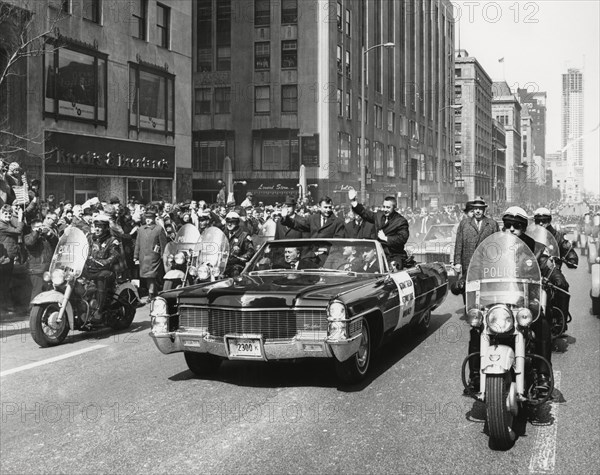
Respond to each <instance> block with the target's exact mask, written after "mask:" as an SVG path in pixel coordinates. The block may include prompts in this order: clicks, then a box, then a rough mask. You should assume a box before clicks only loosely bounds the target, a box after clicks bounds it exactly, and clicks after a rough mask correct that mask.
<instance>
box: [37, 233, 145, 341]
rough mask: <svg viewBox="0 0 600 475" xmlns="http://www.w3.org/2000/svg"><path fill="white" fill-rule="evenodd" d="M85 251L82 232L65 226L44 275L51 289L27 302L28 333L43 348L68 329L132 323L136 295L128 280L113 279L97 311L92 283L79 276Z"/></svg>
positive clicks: (116, 327) (121, 326)
mask: <svg viewBox="0 0 600 475" xmlns="http://www.w3.org/2000/svg"><path fill="white" fill-rule="evenodd" d="M89 250H90V246H89V241H88V239H87V237H86V235H85V233H84V232H83V231H81V230H80V229H78V228H76V227H74V226H69V227H68V228H66V229H65V231H64V233H63V235H62V236H61V238H60V239H59V241H58V244H57V246H56V249H55V251H54V255H53V257H52V261H51V262H50V268H49V270H48V272H46V273H45V274H44V280H45V281H46V282H47V283H49V284H51V285H52V290H48V291H45V292H42V293H40V294H38V295H37V296H35V297H34V298H33V300H32V301H31V306H32V308H31V313H30V316H29V328H30V332H31V336H32V338H33V340H34V341H35V342H36V343H37V344H38V345H40V346H41V347H43V348H46V347H49V346H55V345H59V344H60V343H62V342H63V341H64V339H65V338H66V337H67V334H68V333H69V330H91V329H92V328H95V327H97V326H100V325H106V326H109V327H110V328H112V329H114V330H124V329H126V328H129V326H130V325H131V323H132V322H133V319H134V317H135V312H136V308H137V303H138V301H139V294H138V291H137V289H136V288H135V287H134V286H133V285H132V284H131V282H129V281H123V282H120V281H117V283H116V284H115V286H114V287H113V288H111V289H108V293H107V295H106V306H105V307H106V309H105V310H104V311H103V312H99V308H98V306H99V302H98V300H97V297H98V296H97V287H96V284H95V282H94V281H93V280H89V279H87V278H85V277H83V276H82V274H83V273H84V269H85V266H86V262H87V259H88V255H89Z"/></svg>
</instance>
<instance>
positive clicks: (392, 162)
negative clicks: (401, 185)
mask: <svg viewBox="0 0 600 475" xmlns="http://www.w3.org/2000/svg"><path fill="white" fill-rule="evenodd" d="M387 176H391V177H394V176H396V147H395V146H393V145H388V156H387Z"/></svg>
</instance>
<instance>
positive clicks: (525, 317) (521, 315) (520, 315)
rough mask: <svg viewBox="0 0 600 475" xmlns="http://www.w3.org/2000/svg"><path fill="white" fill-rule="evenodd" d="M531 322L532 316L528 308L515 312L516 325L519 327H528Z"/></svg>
mask: <svg viewBox="0 0 600 475" xmlns="http://www.w3.org/2000/svg"><path fill="white" fill-rule="evenodd" d="M532 322H533V314H532V313H531V310H529V309H528V308H522V309H521V310H519V311H518V312H517V323H518V324H519V326H521V327H528V326H529V325H531V323H532Z"/></svg>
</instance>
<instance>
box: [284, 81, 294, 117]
mask: <svg viewBox="0 0 600 475" xmlns="http://www.w3.org/2000/svg"><path fill="white" fill-rule="evenodd" d="M281 112H283V113H294V114H295V113H296V112H298V86H296V85H293V86H281Z"/></svg>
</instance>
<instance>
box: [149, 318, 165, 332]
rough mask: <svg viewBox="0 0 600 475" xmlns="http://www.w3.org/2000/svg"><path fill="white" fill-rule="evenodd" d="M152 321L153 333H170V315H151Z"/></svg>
mask: <svg viewBox="0 0 600 475" xmlns="http://www.w3.org/2000/svg"><path fill="white" fill-rule="evenodd" d="M150 320H151V322H152V332H153V333H169V317H167V316H156V317H154V316H152V317H150Z"/></svg>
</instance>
